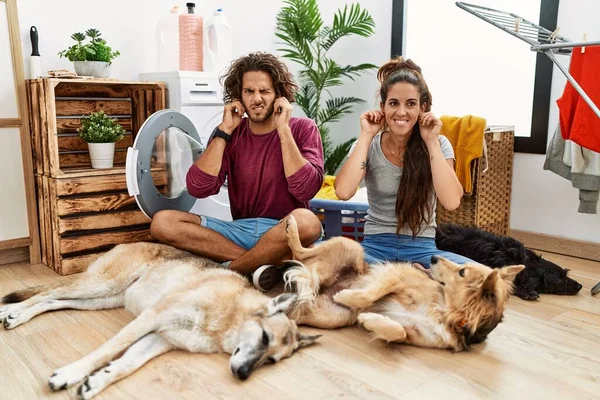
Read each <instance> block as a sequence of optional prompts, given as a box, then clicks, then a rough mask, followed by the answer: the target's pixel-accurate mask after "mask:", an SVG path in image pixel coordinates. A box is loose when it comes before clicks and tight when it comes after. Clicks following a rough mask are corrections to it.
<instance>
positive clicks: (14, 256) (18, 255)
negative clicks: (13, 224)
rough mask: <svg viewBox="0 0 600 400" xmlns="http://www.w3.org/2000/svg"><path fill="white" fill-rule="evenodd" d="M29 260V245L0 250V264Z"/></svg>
mask: <svg viewBox="0 0 600 400" xmlns="http://www.w3.org/2000/svg"><path fill="white" fill-rule="evenodd" d="M20 262H29V246H25V247H13V248H8V249H2V250H0V265H4V264H13V263H20Z"/></svg>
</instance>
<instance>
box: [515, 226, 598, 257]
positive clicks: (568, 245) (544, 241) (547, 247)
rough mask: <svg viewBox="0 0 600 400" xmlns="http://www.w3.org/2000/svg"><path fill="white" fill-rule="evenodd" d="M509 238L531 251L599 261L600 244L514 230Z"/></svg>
mask: <svg viewBox="0 0 600 400" xmlns="http://www.w3.org/2000/svg"><path fill="white" fill-rule="evenodd" d="M510 236H512V237H514V238H515V239H517V240H520V241H521V242H523V243H524V244H525V246H527V247H529V248H531V249H535V250H542V251H549V252H551V253H557V254H564V255H567V256H571V257H578V258H585V259H587V260H594V261H600V243H594V242H586V241H583V240H575V239H565V238H561V237H558V236H551V235H545V234H543V233H535V232H527V231H519V230H514V229H511V231H510Z"/></svg>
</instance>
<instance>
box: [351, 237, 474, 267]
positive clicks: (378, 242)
mask: <svg viewBox="0 0 600 400" xmlns="http://www.w3.org/2000/svg"><path fill="white" fill-rule="evenodd" d="M362 245H363V247H364V249H365V261H366V262H367V263H369V264H376V263H381V262H385V261H392V262H398V261H409V262H416V263H419V264H421V265H423V266H424V267H425V268H429V267H430V265H431V256H434V255H435V256H441V257H444V258H447V259H448V260H450V261H453V262H455V263H457V264H464V263H466V262H473V261H472V260H470V259H468V258H466V257H463V256H461V255H458V254H455V253H450V252H448V251H442V250H438V248H437V246H436V245H435V239H434V238H425V237H416V238H413V237H412V236H406V235H396V234H395V233H378V234H374V235H365V237H364V238H363V241H362Z"/></svg>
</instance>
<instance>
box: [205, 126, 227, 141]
mask: <svg viewBox="0 0 600 400" xmlns="http://www.w3.org/2000/svg"><path fill="white" fill-rule="evenodd" d="M210 136H211V139H212V138H213V137H220V138H221V139H223V140H224V141H226V142H227V143H229V142H230V141H231V135H228V134H227V133H225V132H223V131H222V130H220V129H219V127H218V126H217V127H216V128H215V130H214V131H213V133H212V135H210Z"/></svg>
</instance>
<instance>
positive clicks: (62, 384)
mask: <svg viewBox="0 0 600 400" xmlns="http://www.w3.org/2000/svg"><path fill="white" fill-rule="evenodd" d="M87 375H88V374H87V373H86V371H84V370H83V369H82V368H79V367H78V366H77V365H75V364H69V365H67V366H66V367H63V368H59V369H57V370H56V371H55V372H54V373H53V374H52V376H51V377H50V379H48V386H50V389H52V390H54V391H58V390H63V389H66V388H68V387H71V386H73V385H75V384H76V383H77V382H81V381H82V380H83V379H84V378H85V377H86V376H87Z"/></svg>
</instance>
